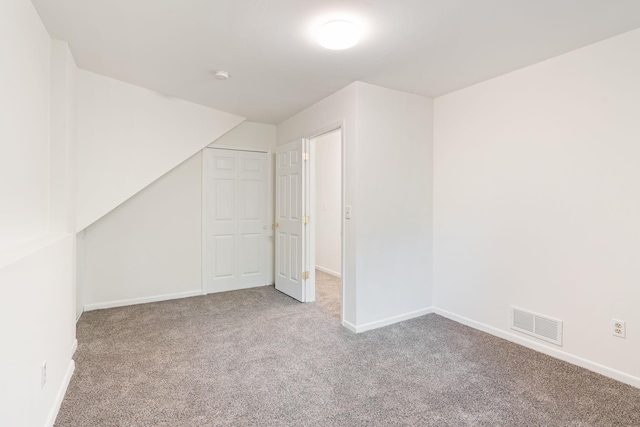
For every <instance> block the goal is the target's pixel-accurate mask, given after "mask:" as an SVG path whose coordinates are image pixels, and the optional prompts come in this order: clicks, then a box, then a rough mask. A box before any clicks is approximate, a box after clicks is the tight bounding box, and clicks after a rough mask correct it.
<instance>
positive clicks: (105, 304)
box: [84, 289, 202, 311]
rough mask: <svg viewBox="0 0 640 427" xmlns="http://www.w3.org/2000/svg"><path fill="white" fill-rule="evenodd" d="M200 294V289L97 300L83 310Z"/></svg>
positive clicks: (86, 305)
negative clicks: (114, 299) (112, 299)
mask: <svg viewBox="0 0 640 427" xmlns="http://www.w3.org/2000/svg"><path fill="white" fill-rule="evenodd" d="M200 295H202V290H200V289H198V290H197V291H188V292H179V293H175V294H166V295H157V296H153V297H142V298H131V299H121V300H117V301H109V302H98V303H94V304H85V306H84V311H92V310H102V309H103V308H114V307H125V306H127V305H136V304H146V303H149V302H158V301H168V300H172V299H179V298H189V297H195V296H200Z"/></svg>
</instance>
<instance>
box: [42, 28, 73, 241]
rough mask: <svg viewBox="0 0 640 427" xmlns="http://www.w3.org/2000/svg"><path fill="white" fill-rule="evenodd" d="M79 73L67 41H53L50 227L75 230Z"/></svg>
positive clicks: (63, 230) (64, 230)
mask: <svg viewBox="0 0 640 427" xmlns="http://www.w3.org/2000/svg"><path fill="white" fill-rule="evenodd" d="M76 73H77V66H76V63H75V61H74V59H73V56H72V55H71V51H70V50H69V46H68V44H67V43H66V42H62V41H59V40H52V41H51V82H52V85H51V120H50V122H51V123H50V127H51V129H50V131H51V144H50V150H49V151H50V153H49V154H50V158H49V164H50V167H49V169H50V170H49V179H50V183H49V213H50V222H49V231H50V232H52V233H73V232H75V219H76V216H75V204H76V156H77V152H76V150H77V143H76V124H77V123H76Z"/></svg>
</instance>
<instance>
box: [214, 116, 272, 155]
mask: <svg viewBox="0 0 640 427" xmlns="http://www.w3.org/2000/svg"><path fill="white" fill-rule="evenodd" d="M209 145H210V146H211V147H215V146H216V145H224V146H230V147H252V148H259V149H262V150H273V149H274V148H276V127H275V126H274V125H266V124H263V123H256V122H250V121H244V122H242V123H240V124H239V125H238V126H236V127H234V128H233V129H231V130H230V131H229V132H227V133H225V134H224V135H222V136H221V137H220V138H218V139H216V140H215V141H214V142H213V144H209Z"/></svg>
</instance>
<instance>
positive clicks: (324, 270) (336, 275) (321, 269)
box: [316, 265, 342, 279]
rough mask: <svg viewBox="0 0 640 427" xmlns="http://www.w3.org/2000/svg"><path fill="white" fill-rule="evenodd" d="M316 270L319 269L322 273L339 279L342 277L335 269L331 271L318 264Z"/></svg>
mask: <svg viewBox="0 0 640 427" xmlns="http://www.w3.org/2000/svg"><path fill="white" fill-rule="evenodd" d="M316 270H320V271H322V272H323V273H327V274H330V275H332V276H334V277H337V278H339V279H340V278H342V274H340V273H338V272H337V271H333V270H330V269H328V268H324V267H320V266H319V265H316Z"/></svg>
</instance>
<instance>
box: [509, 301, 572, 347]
mask: <svg viewBox="0 0 640 427" xmlns="http://www.w3.org/2000/svg"><path fill="white" fill-rule="evenodd" d="M511 308H512V309H513V310H512V312H511V329H514V330H516V331H519V332H522V333H525V334H527V335H531V336H533V337H536V338H539V339H541V340H545V341H549V342H551V343H554V344H556V345H560V346H561V345H562V320H557V319H553V318H551V317H547V316H541V315H539V314H535V313H532V312H530V311H526V310H522V309H520V308H515V307H511Z"/></svg>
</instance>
